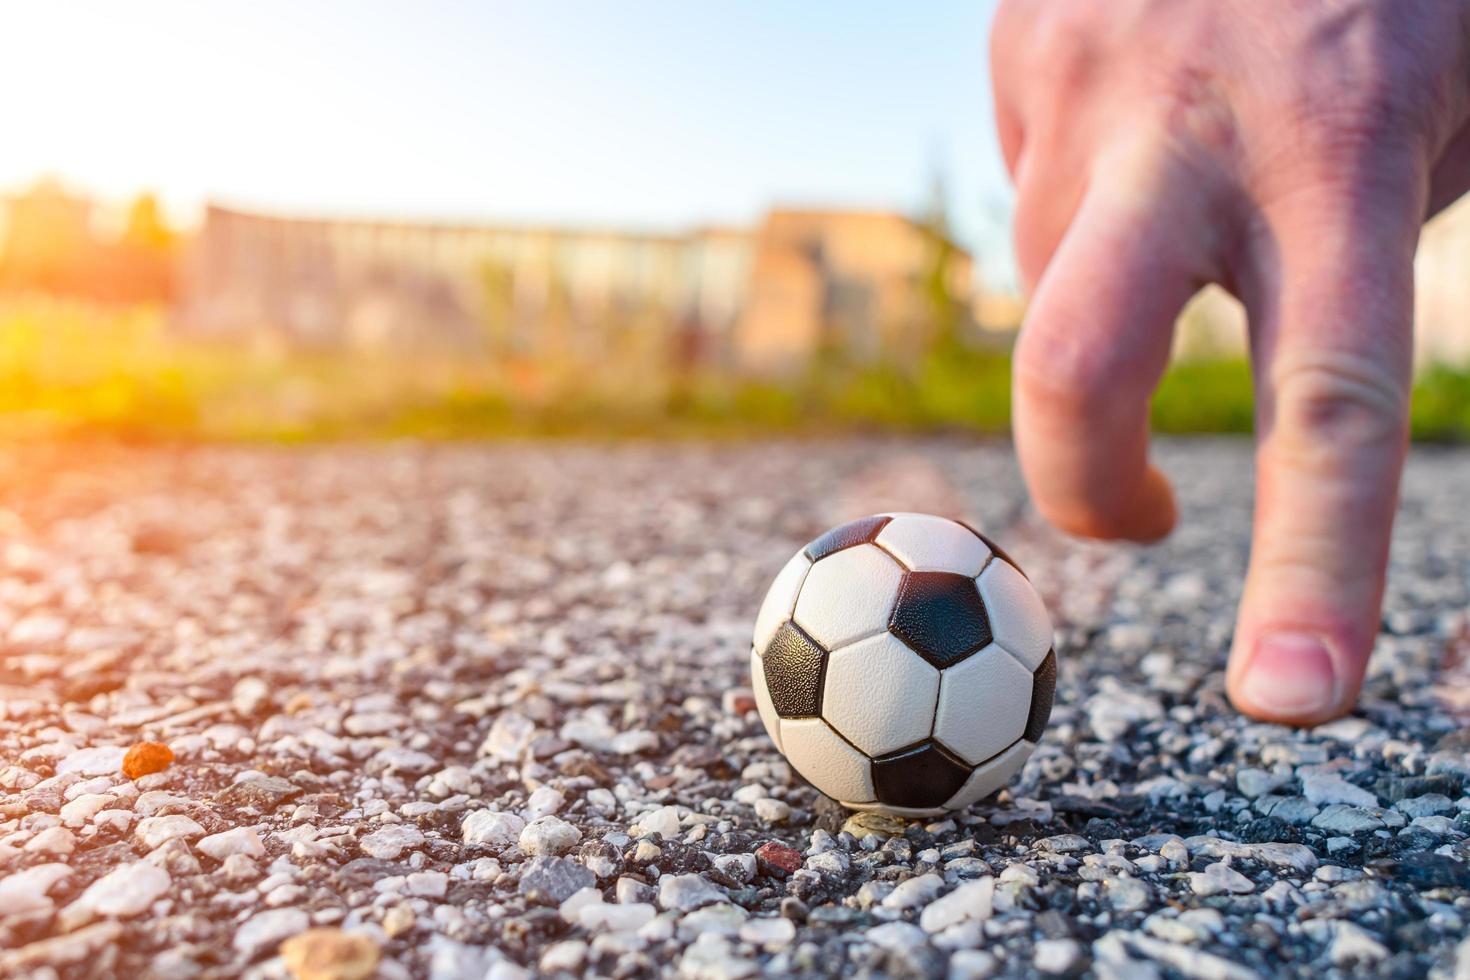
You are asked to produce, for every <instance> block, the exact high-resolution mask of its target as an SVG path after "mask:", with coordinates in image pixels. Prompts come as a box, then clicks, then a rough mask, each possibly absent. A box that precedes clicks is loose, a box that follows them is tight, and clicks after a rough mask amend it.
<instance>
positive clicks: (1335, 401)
mask: <svg viewBox="0 0 1470 980" xmlns="http://www.w3.org/2000/svg"><path fill="white" fill-rule="evenodd" d="M1276 391H1277V396H1276V398H1277V405H1276V412H1277V418H1276V426H1277V428H1279V429H1280V430H1281V431H1282V432H1283V433H1284V434H1285V435H1287V436H1288V438H1289V439H1290V440H1292V442H1293V443H1295V444H1298V445H1302V444H1305V445H1307V446H1311V447H1318V448H1321V449H1324V450H1328V451H1331V452H1333V453H1334V454H1346V453H1351V452H1353V451H1354V450H1359V449H1364V448H1371V447H1379V446H1384V445H1391V444H1394V443H1397V442H1399V441H1402V439H1403V438H1404V431H1405V426H1406V423H1407V418H1408V397H1407V386H1406V385H1405V384H1403V383H1402V382H1401V381H1400V380H1399V379H1397V378H1395V377H1393V376H1391V375H1390V373H1389V372H1388V371H1387V370H1385V369H1384V368H1383V367H1381V366H1379V365H1377V364H1374V363H1372V362H1370V361H1367V360H1363V359H1358V358H1333V359H1327V360H1322V361H1318V362H1314V363H1310V364H1305V365H1301V366H1299V367H1297V368H1295V369H1293V370H1290V371H1288V372H1286V373H1284V374H1283V375H1282V376H1281V377H1280V378H1279V379H1278V381H1277V384H1276Z"/></svg>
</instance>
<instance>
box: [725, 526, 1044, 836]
mask: <svg viewBox="0 0 1470 980" xmlns="http://www.w3.org/2000/svg"><path fill="white" fill-rule="evenodd" d="M750 668H751V679H752V681H753V684H754V687H755V698H756V704H757V705H758V707H759V709H760V716H761V721H762V722H764V724H765V726H766V731H767V732H769V733H770V736H771V739H772V740H773V741H774V742H775V743H776V746H777V747H778V748H779V749H780V750H781V751H782V752H783V753H784V754H785V756H786V758H787V759H788V760H790V762H791V764H792V765H793V766H795V767H796V770H797V771H798V772H800V773H801V774H802V776H804V777H805V778H806V779H807V781H809V782H810V783H811V784H812V785H813V786H815V787H816V788H817V789H819V790H821V791H822V792H823V793H826V794H827V795H828V796H830V797H832V798H833V799H835V800H839V801H841V802H842V803H843V804H845V805H846V806H849V807H852V808H853V809H879V810H885V811H888V812H890V813H895V814H898V815H901V816H929V815H932V814H937V813H943V812H945V811H949V810H959V809H962V808H964V807H967V806H969V805H970V804H972V803H974V802H976V801H977V800H979V799H981V798H983V797H985V796H988V795H990V794H991V793H993V792H994V791H995V790H997V789H999V788H1000V787H1001V786H1003V785H1004V784H1005V783H1006V782H1007V781H1009V780H1010V778H1011V777H1012V776H1013V775H1015V773H1016V772H1017V771H1018V770H1019V769H1020V768H1021V766H1022V764H1023V763H1025V761H1026V759H1027V757H1028V756H1030V754H1031V751H1032V749H1034V748H1035V747H1036V742H1037V740H1038V739H1039V738H1040V737H1041V733H1042V730H1043V729H1044V728H1045V727H1046V721H1047V718H1048V717H1049V716H1050V715H1051V703H1052V695H1053V693H1054V692H1055V690H1056V679H1057V660H1056V653H1055V652H1054V651H1053V650H1052V639H1051V620H1050V619H1049V618H1048V616H1047V613H1046V607H1045V606H1044V605H1043V604H1042V601H1041V597H1040V596H1039V595H1037V593H1036V590H1035V589H1034V588H1033V587H1032V585H1031V583H1030V582H1029V581H1027V579H1026V576H1025V575H1023V574H1022V573H1021V570H1020V569H1019V568H1017V567H1016V564H1015V563H1014V562H1013V561H1011V559H1010V558H1009V556H1007V555H1006V554H1005V553H1004V552H1002V551H1001V550H1000V549H999V548H997V547H996V546H995V545H994V544H993V543H991V542H990V541H989V540H988V539H986V538H985V537H984V536H983V535H981V534H979V533H978V532H976V531H974V530H972V529H971V528H970V527H968V526H966V525H964V524H961V523H959V522H957V521H952V520H948V519H947V518H943V517H931V516H929V515H927V514H878V515H875V516H873V517H865V518H863V519H861V520H857V521H852V522H851V523H848V524H843V525H842V526H840V527H835V528H833V529H832V530H830V531H828V532H827V533H826V534H824V535H822V536H821V537H819V538H817V539H816V540H815V541H813V542H812V543H811V544H809V545H807V546H806V547H805V548H803V549H802V550H801V551H799V552H797V553H796V554H795V555H794V556H792V558H791V560H790V561H789V562H787V563H786V566H785V567H784V568H782V569H781V572H780V574H778V575H777V576H776V580H775V582H773V583H772V585H771V588H770V591H769V592H768V593H767V594H766V598H765V602H764V603H763V604H762V605H761V609H760V613H759V615H758V616H757V617H756V623H755V637H754V644H753V647H752V649H751V663H750Z"/></svg>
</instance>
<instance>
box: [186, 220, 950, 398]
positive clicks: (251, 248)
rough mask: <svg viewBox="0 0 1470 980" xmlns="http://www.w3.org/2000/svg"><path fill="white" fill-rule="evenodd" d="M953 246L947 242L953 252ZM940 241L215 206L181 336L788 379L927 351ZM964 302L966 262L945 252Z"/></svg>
mask: <svg viewBox="0 0 1470 980" xmlns="http://www.w3.org/2000/svg"><path fill="white" fill-rule="evenodd" d="M946 244H947V243H946ZM940 254H941V253H939V252H937V251H936V249H935V244H934V236H933V235H932V234H931V233H929V232H927V231H926V230H925V229H924V228H923V227H921V226H920V225H918V224H917V223H915V222H913V221H911V220H910V219H908V218H905V217H903V216H901V215H897V214H891V213H886V212H855V211H801V210H776V211H772V212H771V213H770V214H769V215H767V216H766V218H765V220H764V221H763V222H762V223H761V225H760V226H759V227H758V228H756V229H754V230H748V229H732V228H699V229H695V230H692V231H689V232H687V233H683V234H673V235H660V234H638V233H629V232H617V231H604V230H575V229H551V228H539V227H500V226H488V225H449V224H427V223H404V222H396V223H390V222H373V221H356V220H335V219H316V218H293V217H279V216H272V215H265V214H255V213H250V212H245V211H240V210H235V209H229V208H224V207H217V206H215V207H210V208H209V209H208V211H207V213H206V217H205V221H204V225H203V228H202V229H201V231H200V233H199V235H198V237H197V240H196V242H195V244H194V247H193V249H192V254H191V256H190V258H189V260H188V262H187V264H186V268H185V275H184V284H183V298H182V301H181V303H180V307H179V317H178V319H179V322H180V324H181V325H182V326H183V327H184V328H185V329H187V330H190V331H192V332H195V333H199V334H205V335H209V336H215V337H236V338H241V337H249V336H254V335H269V336H275V337H278V338H280V339H283V340H285V341H287V342H289V343H292V344H296V345H304V346H319V347H328V348H351V349H364V348H366V349H371V348H393V349H415V348H417V349H423V348H441V349H442V348H452V349H486V350H490V351H493V352H495V353H499V354H503V355H505V356H509V357H524V358H545V357H550V358H567V359H596V358H601V357H607V356H611V355H612V354H614V353H616V352H618V351H620V350H625V349H628V348H630V347H634V348H638V349H641V350H646V351H649V352H652V353H654V354H656V355H658V356H664V357H667V358H672V359H675V360H679V361H684V362H690V363H695V362H697V363H706V364H719V365H725V366H739V367H742V368H745V369H748V370H752V371H758V372H775V371H786V370H791V369H793V368H795V367H799V366H801V365H803V364H805V363H807V362H808V361H809V360H810V358H811V357H812V356H813V355H815V354H816V353H817V352H818V351H819V350H821V349H823V348H824V347H827V346H839V347H842V348H844V349H850V350H852V351H855V352H857V353H858V354H860V355H866V354H876V353H877V352H879V351H883V350H889V349H892V348H895V347H902V346H904V345H906V344H917V343H921V342H922V341H923V340H924V339H925V330H926V329H927V324H928V323H929V322H930V319H931V318H930V317H929V316H928V310H927V308H926V306H925V303H926V298H925V297H926V293H925V282H926V278H925V277H926V275H930V274H932V271H933V264H934V262H935V260H936V259H935V257H936V255H940ZM942 255H943V261H944V263H945V269H944V270H943V278H944V279H945V280H946V281H947V282H948V283H949V284H950V285H951V286H952V292H953V295H955V296H957V297H966V296H968V295H969V292H970V279H971V277H972V265H971V260H970V257H969V256H968V255H967V254H966V253H964V252H963V251H962V250H959V249H957V248H954V247H953V246H950V247H948V248H947V249H945V250H944V252H943V253H942Z"/></svg>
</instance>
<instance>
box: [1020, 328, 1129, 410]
mask: <svg viewBox="0 0 1470 980" xmlns="http://www.w3.org/2000/svg"><path fill="white" fill-rule="evenodd" d="M1112 361H1113V358H1111V357H1108V356H1107V351H1106V349H1104V348H1102V347H1099V346H1098V345H1094V344H1088V343H1085V342H1084V341H1083V339H1082V338H1080V337H1078V336H1077V333H1076V332H1075V331H1073V332H1065V331H1058V330H1057V329H1056V328H1055V327H1047V328H1044V329H1034V330H1031V331H1030V332H1029V333H1028V332H1024V331H1023V333H1022V338H1021V341H1020V343H1018V344H1017V346H1016V354H1015V359H1014V364H1013V366H1012V370H1013V372H1014V375H1015V376H1014V379H1013V383H1014V385H1015V388H1016V393H1017V395H1019V396H1020V397H1021V398H1023V399H1025V400H1026V401H1028V402H1030V403H1031V404H1033V405H1036V406H1039V407H1042V408H1043V409H1044V410H1045V411H1046V412H1047V413H1048V414H1050V415H1054V416H1066V417H1071V418H1090V417H1093V416H1095V415H1096V414H1097V413H1098V412H1100V411H1102V410H1103V409H1105V408H1106V407H1107V406H1108V405H1109V404H1110V403H1114V402H1116V400H1117V394H1118V384H1119V378H1118V371H1117V369H1116V366H1115V365H1114V364H1113V363H1112Z"/></svg>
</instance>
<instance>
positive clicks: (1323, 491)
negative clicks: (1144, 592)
mask: <svg viewBox="0 0 1470 980" xmlns="http://www.w3.org/2000/svg"><path fill="white" fill-rule="evenodd" d="M991 65H992V72H993V76H994V89H995V98H996V106H997V120H998V125H999V128H1000V138H1001V144H1002V148H1003V150H1004V153H1005V157H1006V163H1007V166H1008V167H1009V168H1010V171H1011V174H1012V176H1013V178H1014V179H1015V182H1016V186H1017V195H1018V197H1017V208H1016V225H1015V235H1016V247H1017V253H1018V257H1019V261H1020V266H1021V271H1022V275H1023V277H1024V278H1025V280H1026V283H1027V286H1028V289H1029V290H1031V291H1032V293H1033V299H1032V303H1031V307H1030V311H1029V314H1028V316H1027V319H1026V324H1025V327H1024V328H1023V330H1022V331H1021V336H1020V339H1019V340H1018V342H1017V346H1016V352H1015V380H1014V391H1013V398H1014V402H1015V406H1014V417H1015V423H1014V424H1015V436H1016V447H1017V451H1018V453H1019V455H1020V460H1021V465H1022V469H1023V471H1024V473H1025V476H1026V480H1027V483H1028V485H1029V486H1030V488H1031V492H1032V495H1033V497H1034V498H1035V500H1036V504H1037V507H1038V508H1039V509H1040V511H1041V512H1042V514H1044V515H1045V516H1046V517H1047V518H1048V519H1050V520H1051V521H1052V522H1053V523H1054V524H1056V525H1058V526H1060V527H1061V528H1063V529H1065V530H1068V531H1071V532H1073V533H1077V534H1082V535H1087V536H1093V537H1106V538H1128V539H1134V540H1140V541H1148V540H1153V539H1156V538H1159V537H1161V536H1163V535H1164V534H1167V533H1168V531H1169V530H1170V528H1171V527H1172V526H1173V523H1174V520H1175V508H1174V501H1173V496H1172V494H1171V492H1170V489H1169V485H1168V483H1167V481H1166V480H1165V479H1164V477H1163V476H1162V474H1160V472H1159V471H1158V470H1157V469H1155V468H1153V467H1152V466H1151V465H1150V464H1149V459H1148V431H1147V427H1148V405H1149V398H1150V395H1151V393H1152V391H1153V389H1154V387H1155V385H1156V384H1157V383H1158V380H1159V377H1160V375H1161V374H1162V372H1163V370H1164V367H1165V365H1166V362H1167V359H1168V355H1169V348H1170V341H1171V334H1172V328H1173V323H1174V320H1175V318H1176V316H1177V315H1178V313H1179V311H1180V309H1181V308H1182V307H1183V305H1184V304H1185V303H1186V302H1187V301H1188V300H1189V298H1190V297H1191V296H1192V295H1193V294H1194V293H1195V292H1196V291H1197V290H1198V289H1199V288H1200V287H1202V286H1203V285H1205V284H1207V283H1212V282H1214V283H1219V284H1221V285H1223V286H1224V287H1225V288H1226V289H1228V290H1230V291H1231V292H1233V293H1234V294H1235V295H1237V296H1238V297H1240V299H1241V300H1242V302H1243V303H1244V304H1245V307H1246V310H1247V312H1248V314H1249V318H1250V335H1251V353H1252V360H1253V365H1254V367H1253V373H1254V379H1255V390H1256V393H1257V399H1256V431H1257V476H1256V514H1255V530H1254V535H1253V539H1252V545H1251V562H1250V570H1249V573H1248V575H1247V577H1246V583H1245V591H1244V595H1243V598H1242V600H1241V605H1240V612H1239V618H1238V620H1237V623H1236V630H1235V642H1234V649H1233V650H1232V652H1231V656H1230V666H1229V670H1228V673H1227V680H1228V686H1229V691H1230V697H1231V700H1232V701H1233V702H1234V703H1235V705H1236V706H1237V707H1238V708H1240V710H1242V711H1244V712H1246V713H1247V714H1250V715H1254V716H1256V717H1258V718H1263V719H1267V720H1273V721H1282V722H1288V723H1293V724H1314V723H1317V722H1321V721H1325V720H1327V719H1330V718H1333V717H1336V716H1338V715H1340V714H1343V713H1344V712H1347V711H1349V710H1350V709H1351V708H1352V706H1353V704H1354V703H1355V702H1356V700H1357V696H1358V691H1359V688H1360V687H1361V685H1362V680H1363V674H1364V671H1365V669H1366V665H1367V660H1368V654H1369V652H1370V651H1371V649H1372V645H1373V641H1374V638H1375V636H1376V634H1377V632H1378V622H1379V609H1380V605H1381V602H1382V597H1383V580H1384V574H1385V569H1386V565H1387V561H1388V546H1389V535H1390V531H1391V528H1392V524H1393V515H1394V510H1395V508H1396V505H1397V500H1398V483H1399V476H1400V471H1401V470H1402V467H1403V459H1404V454H1405V449H1406V444H1407V419H1408V397H1409V385H1410V372H1411V326H1412V323H1411V321H1412V304H1413V295H1412V294H1413V269H1412V262H1413V255H1414V249H1415V246H1416V244H1417V240H1418V233H1419V228H1420V226H1421V224H1422V223H1423V221H1424V220H1425V218H1426V217H1427V216H1428V215H1430V214H1432V213H1434V212H1435V211H1437V210H1439V209H1441V208H1443V207H1444V206H1445V205H1447V204H1449V203H1450V202H1451V201H1453V200H1454V199H1455V198H1457V197H1459V196H1460V195H1461V194H1462V193H1463V192H1464V191H1465V190H1466V189H1467V188H1470V126H1467V120H1470V3H1467V2H1466V0H1289V2H1277V3H1266V2H1260V0H1257V2H1251V0H1216V2H1213V3H1211V2H1206V0H1193V2H1190V0H1116V2H1112V3H1105V4H1104V3H1097V2H1096V0H1004V2H1003V3H1002V4H1001V8H1000V10H999V12H998V13H997V15H996V19H995V24H994V27H993V31H992V36H991Z"/></svg>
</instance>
